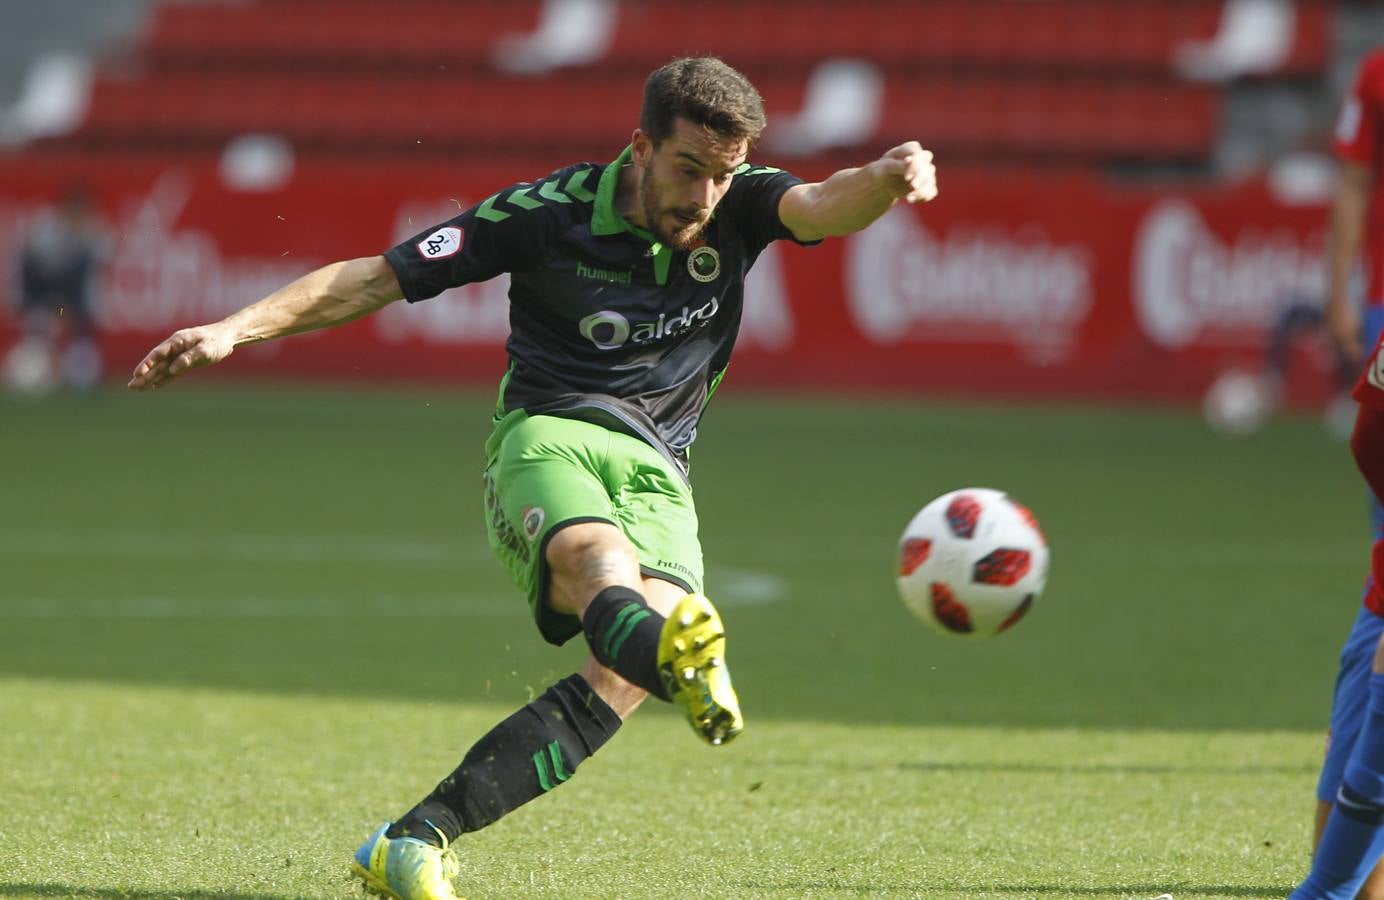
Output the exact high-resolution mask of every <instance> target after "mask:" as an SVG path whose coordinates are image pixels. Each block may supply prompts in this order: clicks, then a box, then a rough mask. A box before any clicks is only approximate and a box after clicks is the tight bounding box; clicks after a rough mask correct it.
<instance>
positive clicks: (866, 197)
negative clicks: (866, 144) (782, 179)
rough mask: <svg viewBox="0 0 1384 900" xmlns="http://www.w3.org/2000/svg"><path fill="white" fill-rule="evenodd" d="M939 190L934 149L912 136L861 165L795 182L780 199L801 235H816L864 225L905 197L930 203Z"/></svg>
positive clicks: (782, 212) (782, 215)
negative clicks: (823, 177)
mask: <svg viewBox="0 0 1384 900" xmlns="http://www.w3.org/2000/svg"><path fill="white" fill-rule="evenodd" d="M936 196H937V169H936V168H935V167H934V166H933V163H932V151H930V150H924V149H923V147H922V145H921V144H919V143H918V142H917V141H909V142H907V143H905V144H900V145H899V146H897V147H895V148H894V149H892V150H890V151H889V152H888V153H886V154H884V155H883V156H881V157H880V158H879V159H877V160H875V161H874V162H872V163H868V164H867V165H864V166H861V167H860V168H858V169H842V170H841V171H839V172H836V173H835V174H833V175H832V176H831V177H830V178H828V179H827V180H826V181H820V182H816V183H814V184H799V185H796V186H794V187H791V188H789V189H788V190H787V192H785V193H784V195H783V199H782V200H780V201H779V219H780V220H782V222H783V224H784V225H785V226H787V227H788V230H789V231H791V232H793V236H794V237H796V238H797V239H798V240H800V241H815V240H820V239H821V238H824V237H836V236H840V235H844V234H851V233H853V232H856V231H859V230H860V229H862V228H864V227H865V226H867V225H869V224H870V223H871V222H873V221H874V220H875V219H878V218H879V217H880V216H882V215H884V214H885V213H886V212H888V211H889V208H890V207H891V206H893V205H894V204H895V203H897V202H898V201H899V200H904V201H907V202H908V203H927V202H928V201H929V200H932V199H934V198H935V197H936Z"/></svg>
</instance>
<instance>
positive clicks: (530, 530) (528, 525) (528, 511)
mask: <svg viewBox="0 0 1384 900" xmlns="http://www.w3.org/2000/svg"><path fill="white" fill-rule="evenodd" d="M521 516H522V518H523V521H524V536H525V537H527V538H528V539H529V540H533V539H535V538H537V537H538V532H539V531H540V530H542V528H543V507H541V506H526V507H524V511H523V513H521Z"/></svg>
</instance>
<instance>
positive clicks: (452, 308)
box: [0, 160, 1325, 399]
mask: <svg viewBox="0 0 1384 900" xmlns="http://www.w3.org/2000/svg"><path fill="white" fill-rule="evenodd" d="M542 174H543V172H542V170H541V169H539V170H536V171H522V170H517V167H504V166H496V167H494V168H492V169H486V170H478V169H476V168H474V167H471V168H456V169H451V168H445V167H439V166H436V165H430V166H418V167H408V166H400V165H397V164H394V165H391V166H389V167H388V168H381V167H368V166H363V165H361V166H348V165H330V166H329V165H318V166H313V167H306V168H304V169H302V170H300V172H299V173H298V174H297V175H296V177H295V178H294V179H293V180H292V181H291V182H290V183H289V184H287V185H286V186H285V187H283V188H281V189H278V190H274V191H269V192H255V193H247V192H241V191H236V190H232V189H230V188H228V187H226V186H225V185H223V183H222V181H221V179H220V176H219V174H218V172H217V170H216V168H215V166H214V165H210V164H208V165H200V166H199V165H187V164H174V163H161V162H157V161H148V160H146V161H136V162H129V163H119V162H117V161H107V162H105V163H103V164H102V165H101V166H100V168H99V169H98V168H92V167H90V165H88V167H87V168H85V169H82V168H80V167H78V166H77V165H76V164H71V165H68V164H64V163H63V162H62V161H61V160H53V161H47V162H37V163H36V162H34V161H28V162H25V163H23V164H22V165H21V164H18V163H13V164H4V163H0V247H3V248H10V247H14V246H15V245H16V241H17V240H18V239H19V237H20V236H21V235H22V234H23V232H24V229H25V227H26V224H27V222H29V221H30V220H31V219H32V217H33V216H34V214H35V211H36V210H37V209H38V208H39V207H40V205H41V204H42V203H44V202H45V201H46V200H47V199H49V198H51V197H52V196H53V195H54V194H55V192H56V191H57V190H58V189H59V188H60V187H61V186H62V185H64V184H66V183H68V182H70V181H72V180H74V179H81V180H83V181H84V182H86V183H87V184H89V185H90V186H91V188H92V190H93V192H94V193H95V195H96V199H97V201H98V204H99V206H100V208H101V210H102V212H103V215H104V216H105V218H106V220H107V222H108V224H109V234H110V241H109V245H110V252H109V255H108V258H107V261H106V264H105V267H104V269H103V271H102V273H101V276H100V278H99V282H98V289H97V295H98V298H99V319H100V322H101V324H102V329H103V334H104V337H103V342H104V349H105V351H106V356H107V359H108V371H109V374H110V375H111V376H112V377H119V376H120V375H122V374H123V373H125V372H126V371H128V369H129V368H130V367H132V366H133V364H134V363H135V362H136V361H137V360H138V359H139V357H140V356H141V355H142V354H143V352H144V351H145V350H146V349H147V347H148V346H149V345H151V344H152V343H153V342H155V341H157V340H159V339H161V338H163V337H165V336H166V335H167V334H168V333H170V332H172V331H173V330H175V329H177V328H180V327H183V326H186V325H190V324H196V323H201V322H206V321H211V320H214V319H217V318H220V317H221V316H223V315H225V314H227V313H229V312H231V311H233V310H235V309H238V308H239V307H241V306H243V305H245V304H246V303H249V302H251V301H253V300H256V299H258V298H259V297H261V296H263V295H264V294H266V293H268V292H269V291H271V290H273V289H274V288H276V287H278V286H280V285H282V284H284V283H286V282H288V281H289V280H291V279H293V278H295V277H297V276H299V275H301V274H304V273H305V272H307V271H310V270H311V269H313V268H315V267H317V266H319V265H322V264H324V263H327V262H330V261H333V260H336V259H343V258H349V257H353V256H361V255H369V254H375V253H379V252H380V251H382V250H383V249H385V248H387V247H389V246H391V245H392V244H394V243H395V242H397V241H399V240H402V239H403V238H405V237H407V236H409V235H412V234H415V233H417V232H419V231H422V230H423V229H425V228H427V227H428V226H429V225H432V224H434V223H436V222H438V221H441V220H443V219H446V218H448V217H450V216H451V215H454V214H455V212H456V211H457V210H458V209H459V208H463V207H465V206H467V205H470V204H472V203H475V202H478V201H480V200H481V199H483V198H484V197H486V196H488V195H489V194H490V193H493V192H494V191H495V190H496V189H498V188H500V187H503V186H504V185H506V184H508V183H510V182H512V181H516V180H521V179H532V178H535V177H539V176H541V175H542ZM801 174H804V175H806V176H814V177H816V176H821V175H823V174H825V173H822V172H815V171H807V172H803V173H801ZM940 180H941V188H942V191H941V197H940V199H939V200H937V201H936V202H934V203H932V204H929V205H927V206H925V207H906V206H900V207H896V208H895V209H894V210H893V211H891V212H890V213H889V214H888V215H886V216H885V217H884V218H883V219H881V220H880V221H878V222H876V223H875V224H874V225H872V226H871V227H870V228H869V229H867V230H865V231H863V232H861V233H859V234H856V235H853V236H851V237H849V238H844V239H835V240H828V241H827V242H825V243H824V244H822V245H821V246H819V247H816V248H810V249H803V248H798V247H795V246H790V245H786V244H777V245H774V246H773V247H772V248H771V249H770V250H769V251H768V252H766V254H765V255H764V256H763V257H761V259H760V261H759V263H758V264H757V265H756V267H755V270H754V271H753V272H752V274H751V281H750V284H749V285H748V286H747V308H746V315H745V326H744V331H743V332H742V337H741V341H740V344H739V346H738V349H737V355H736V357H735V360H734V361H733V363H732V368H731V373H732V379H733V381H734V383H736V384H737V385H758V386H766V387H768V386H772V387H830V388H838V389H847V390H879V389H884V390H908V391H932V392H938V391H941V392H957V393H963V394H996V395H1009V396H1032V395H1046V396H1099V397H1120V398H1131V399H1134V398H1146V399H1178V398H1190V397H1194V396H1196V395H1198V394H1199V393H1200V392H1201V391H1202V390H1204V389H1205V387H1206V385H1207V384H1208V382H1209V381H1210V380H1211V379H1212V377H1213V376H1214V374H1215V373H1216V372H1217V371H1218V370H1219V369H1220V368H1222V367H1223V366H1225V365H1227V364H1229V363H1231V362H1234V361H1240V362H1245V361H1253V360H1256V359H1257V358H1258V357H1260V356H1261V355H1262V348H1263V345H1264V343H1265V340H1266V336H1267V333H1268V329H1269V328H1270V326H1271V324H1272V322H1273V321H1274V319H1275V318H1276V316H1277V315H1278V313H1279V311H1280V310H1281V309H1283V308H1284V306H1285V304H1287V303H1289V302H1290V301H1292V300H1293V299H1294V298H1304V299H1307V300H1308V301H1310V302H1320V292H1321V285H1322V283H1323V276H1322V252H1323V231H1324V227H1325V211H1324V209H1323V208H1322V207H1321V206H1320V205H1307V206H1293V205H1289V204H1286V203H1284V202H1281V201H1279V200H1277V199H1275V198H1274V197H1273V196H1272V195H1271V193H1270V192H1269V191H1268V190H1267V189H1266V188H1265V187H1264V186H1263V185H1261V184H1257V183H1254V184H1245V185H1239V186H1235V187H1219V188H1206V189H1201V190H1179V191H1168V190H1154V189H1131V188H1122V187H1118V186H1115V185H1112V184H1110V183H1107V182H1104V181H1101V180H1098V179H1096V178H1095V177H1077V176H1064V177H1060V178H1049V177H1044V176H1042V175H1038V174H1035V175H1029V176H1008V177H1003V178H996V177H992V176H985V175H981V174H965V175H957V176H954V177H950V178H949V177H948V173H947V170H946V168H945V166H943V167H942V169H941V179H940ZM12 259H13V254H12V253H9V252H5V253H4V255H2V256H0V286H4V287H3V288H2V289H4V290H6V291H11V290H12V289H11V288H10V287H9V286H10V285H12V284H13V282H14V279H13V273H12V272H11V271H10V269H11V266H12ZM505 289H506V283H505V280H504V278H503V277H502V278H500V279H496V280H495V281H493V282H489V283H486V284H480V285H470V286H467V287H464V288H459V289H456V290H453V291H449V292H448V293H447V294H445V295H443V296H441V297H439V298H436V299H434V300H431V301H428V302H426V303H422V304H416V305H412V306H410V305H408V304H403V303H399V304H395V305H394V306H391V307H389V308H387V309H385V310H384V311H382V312H381V313H379V314H377V315H376V316H373V317H370V318H368V319H366V320H363V321H361V322H358V323H354V324H352V325H348V326H346V327H344V328H341V329H337V330H334V331H332V332H328V333H319V334H310V335H303V336H298V337H294V338H292V339H290V340H287V341H280V342H274V343H270V344H266V345H260V346H257V347H250V348H244V349H242V350H241V351H238V352H237V354H236V357H235V358H234V359H233V360H232V361H231V362H230V363H228V367H230V368H231V370H232V371H241V372H261V373H280V374H296V375H302V374H312V375H323V376H331V377H341V378H356V377H370V378H381V377H391V378H407V379H428V380H484V381H493V380H495V379H496V378H497V377H498V376H499V374H500V373H501V372H502V371H503V368H504V350H503V345H504V339H505V336H506V334H507V330H508V329H507V321H508V320H507V312H508V311H507V303H506V297H505ZM4 299H5V300H7V301H10V300H13V297H10V296H6V297H5V298H4ZM12 307H13V303H11V302H3V303H0V309H3V311H0V352H2V351H3V349H4V348H5V347H7V346H8V345H9V344H11V343H12V342H13V341H14V339H15V336H16V323H15V322H14V321H13V317H12ZM1307 377H1308V378H1309V380H1310V379H1311V378H1312V377H1313V376H1312V375H1311V374H1309V375H1308V376H1307ZM1320 380H1321V379H1320V378H1318V381H1320Z"/></svg>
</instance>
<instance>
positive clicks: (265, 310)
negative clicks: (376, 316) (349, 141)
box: [127, 256, 403, 391]
mask: <svg viewBox="0 0 1384 900" xmlns="http://www.w3.org/2000/svg"><path fill="white" fill-rule="evenodd" d="M402 296H403V291H402V290H401V289H400V287H399V280H398V278H397V277H395V275H394V270H393V269H392V268H390V265H389V263H387V262H386V261H385V258H384V257H383V256H369V257H363V258H361V259H350V260H346V261H344V262H337V263H332V264H331V265H328V266H323V267H322V268H320V269H318V270H317V271H315V272H309V273H308V274H306V275H304V276H303V277H302V278H299V279H298V280H297V281H294V282H292V283H291V284H288V285H286V286H284V287H282V288H280V289H279V290H277V291H275V292H274V293H272V294H270V295H269V296H268V297H265V298H264V299H263V300H260V301H258V302H256V303H252V304H250V305H249V306H247V307H245V308H244V309H242V310H240V311H239V312H235V313H232V314H231V315H229V316H227V317H226V318H224V319H222V320H221V321H220V322H213V323H212V324H210V325H199V326H197V327H196V328H184V329H182V330H181V331H177V332H174V333H173V334H172V335H170V336H169V337H168V338H167V339H166V340H165V341H164V342H163V343H161V344H159V345H158V346H157V347H155V348H154V349H153V350H150V351H149V355H147V356H145V357H144V359H142V360H141V361H140V363H139V365H137V366H135V370H134V374H133V375H131V376H130V382H129V384H128V385H127V387H129V388H130V390H134V391H144V390H148V389H149V388H159V387H163V386H164V385H165V384H167V383H168V382H170V381H172V380H173V379H174V378H176V377H178V376H179V375H181V374H182V373H183V372H186V371H187V370H188V369H195V368H199V367H201V366H209V365H212V364H214V363H219V362H221V360H223V359H225V358H226V357H228V356H230V355H231V351H233V350H234V349H235V348H236V347H239V346H240V345H241V344H252V343H255V342H258V341H268V340H273V339H274V338H278V337H284V336H285V335H290V334H297V333H299V332H302V331H312V330H314V329H318V328H330V327H331V326H333V325H342V324H344V323H346V322H349V321H351V320H352V319H358V318H360V317H361V316H363V315H366V314H367V313H372V312H374V311H375V310H377V309H380V308H381V307H384V306H387V305H388V304H390V303H393V302H394V301H395V300H398V299H399V298H400V297H402Z"/></svg>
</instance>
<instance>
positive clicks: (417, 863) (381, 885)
mask: <svg viewBox="0 0 1384 900" xmlns="http://www.w3.org/2000/svg"><path fill="white" fill-rule="evenodd" d="M388 829H389V823H388V822H386V823H385V824H383V825H381V826H380V827H379V828H378V829H376V831H375V833H374V834H372V835H370V837H369V838H367V839H366V841H365V843H364V844H361V845H360V849H358V850H356V853H355V856H353V857H352V858H351V871H352V872H353V873H355V875H356V877H357V878H360V879H361V880H362V881H364V882H365V889H366V890H368V891H370V892H371V893H375V894H379V895H380V896H381V897H393V898H394V900H463V898H461V897H458V896H457V894H456V892H455V891H453V890H452V879H453V878H455V877H456V874H457V861H456V860H455V859H453V858H452V855H451V854H450V853H448V852H446V851H445V850H439V849H438V848H436V847H434V846H432V845H431V844H427V843H424V842H423V841H420V840H418V839H417V838H410V837H401V838H394V839H393V840H391V839H389V838H387V837H385V836H384V833H385V832H386V831H387V830H388Z"/></svg>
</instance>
